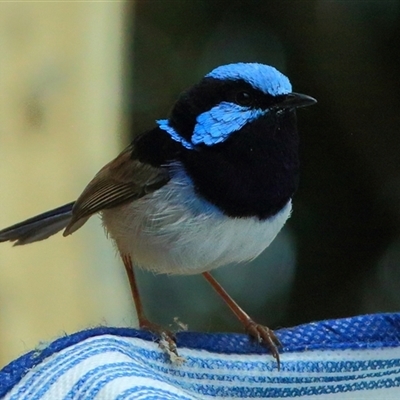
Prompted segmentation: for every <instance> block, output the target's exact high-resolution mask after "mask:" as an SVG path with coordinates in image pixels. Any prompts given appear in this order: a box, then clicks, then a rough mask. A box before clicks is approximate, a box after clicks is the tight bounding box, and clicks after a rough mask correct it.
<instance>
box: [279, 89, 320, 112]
mask: <svg viewBox="0 0 400 400" xmlns="http://www.w3.org/2000/svg"><path fill="white" fill-rule="evenodd" d="M316 102H317V100H315V99H314V98H313V97H311V96H307V95H305V94H301V93H294V92H292V93H289V94H287V95H286V96H284V97H283V99H282V101H280V102H279V103H278V104H277V106H278V107H279V108H300V107H307V106H311V105H312V104H315V103H316Z"/></svg>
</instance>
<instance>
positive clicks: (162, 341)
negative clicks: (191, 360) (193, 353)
mask: <svg viewBox="0 0 400 400" xmlns="http://www.w3.org/2000/svg"><path fill="white" fill-rule="evenodd" d="M140 328H141V329H145V330H147V331H150V332H152V333H154V334H155V335H157V337H158V340H157V341H158V345H159V346H160V348H161V349H162V350H163V351H164V353H165V354H166V355H167V356H168V358H169V360H170V361H171V363H173V364H178V365H180V364H182V363H184V362H185V359H184V358H183V357H181V356H180V355H179V354H178V348H177V346H176V342H175V335H174V334H173V333H172V332H171V331H170V330H168V329H165V328H163V327H162V326H160V325H158V324H155V323H153V322H150V321H149V320H147V319H146V320H141V321H140Z"/></svg>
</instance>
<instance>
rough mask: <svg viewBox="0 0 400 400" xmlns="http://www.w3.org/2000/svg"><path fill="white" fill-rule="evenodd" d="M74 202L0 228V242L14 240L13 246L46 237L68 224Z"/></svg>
mask: <svg viewBox="0 0 400 400" xmlns="http://www.w3.org/2000/svg"><path fill="white" fill-rule="evenodd" d="M74 203H75V202H71V203H68V204H65V205H63V206H61V207H58V208H55V209H54V210H50V211H47V212H45V213H43V214H39V215H36V216H35V217H32V218H29V219H27V220H25V221H22V222H19V223H18V224H15V225H12V226H10V227H8V228H5V229H3V230H0V242H7V241H10V242H15V243H14V246H19V245H23V244H28V243H33V242H38V241H39V240H43V239H47V238H48V237H49V236H52V235H54V234H56V233H57V232H59V231H61V230H62V229H64V228H65V227H66V226H67V225H68V223H69V222H70V220H71V217H72V207H73V205H74Z"/></svg>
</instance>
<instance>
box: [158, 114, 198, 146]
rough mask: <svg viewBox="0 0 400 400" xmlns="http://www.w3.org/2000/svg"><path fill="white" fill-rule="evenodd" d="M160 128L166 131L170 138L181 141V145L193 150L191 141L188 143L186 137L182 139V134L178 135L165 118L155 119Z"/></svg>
mask: <svg viewBox="0 0 400 400" xmlns="http://www.w3.org/2000/svg"><path fill="white" fill-rule="evenodd" d="M156 122H157V124H158V126H159V127H160V129H162V130H163V131H165V132H167V133H168V134H169V135H170V136H171V139H173V140H175V142H178V143H181V144H182V146H183V147H185V148H187V149H189V150H194V146H193V144H192V143H189V142H188V141H187V140H186V139H184V138H183V137H182V136H180V135H179V134H178V133H177V132H176V131H175V129H174V128H172V127H171V126H170V125H169V122H168V120H167V119H159V120H157V121H156Z"/></svg>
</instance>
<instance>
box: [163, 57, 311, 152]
mask: <svg viewBox="0 0 400 400" xmlns="http://www.w3.org/2000/svg"><path fill="white" fill-rule="evenodd" d="M315 102H316V100H315V99H313V98H312V97H309V96H306V95H302V94H298V93H294V92H292V85H291V84H290V81H289V79H288V78H287V77H286V76H285V75H283V74H282V73H280V72H279V71H278V70H276V69H275V68H274V67H271V66H268V65H263V64H258V63H236V64H228V65H223V66H220V67H218V68H215V69H214V70H213V71H211V72H210V73H209V74H207V75H206V76H205V77H204V78H203V79H202V80H201V81H200V82H199V83H198V84H197V85H194V86H193V87H191V88H190V89H189V90H187V91H186V92H184V93H182V94H181V96H180V98H179V99H178V101H177V102H176V104H175V106H174V108H173V109H172V112H171V115H170V118H169V119H168V120H159V121H158V124H159V126H160V128H161V129H163V130H165V131H167V132H168V133H169V134H170V136H171V137H172V138H173V139H174V140H175V141H178V142H180V143H181V144H182V145H183V146H184V147H185V148H187V149H191V150H194V149H196V148H199V147H202V146H213V145H216V144H219V143H223V142H225V141H226V140H227V139H228V138H229V137H230V136H231V135H232V134H234V133H235V132H238V131H240V130H241V129H242V128H243V127H244V126H246V125H247V124H250V123H252V122H254V121H256V120H258V119H261V118H263V119H269V120H275V117H276V116H279V115H284V114H285V112H289V113H293V112H294V110H295V109H296V108H299V107H304V106H307V105H311V104H313V103H315Z"/></svg>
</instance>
